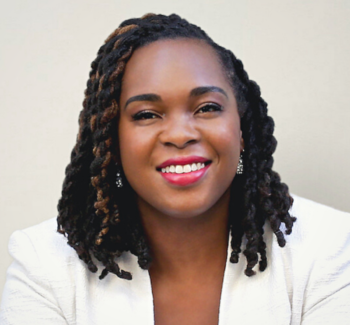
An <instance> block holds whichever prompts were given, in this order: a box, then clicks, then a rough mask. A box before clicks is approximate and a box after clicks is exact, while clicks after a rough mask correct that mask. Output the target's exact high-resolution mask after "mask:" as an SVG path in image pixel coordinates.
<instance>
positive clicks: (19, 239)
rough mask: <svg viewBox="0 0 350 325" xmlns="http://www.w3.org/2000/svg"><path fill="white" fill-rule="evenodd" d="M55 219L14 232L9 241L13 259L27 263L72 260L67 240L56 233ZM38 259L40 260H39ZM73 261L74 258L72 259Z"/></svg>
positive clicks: (71, 252)
mask: <svg viewBox="0 0 350 325" xmlns="http://www.w3.org/2000/svg"><path fill="white" fill-rule="evenodd" d="M56 229H57V223H56V218H51V219H49V220H46V221H44V222H42V223H40V224H38V225H35V226H32V227H29V228H26V229H23V230H17V231H15V232H14V233H13V234H12V235H11V237H10V241H9V252H10V254H11V255H12V256H13V257H14V258H15V259H18V258H20V259H21V260H25V261H28V262H29V259H31V260H37V262H39V259H41V260H44V261H50V263H55V260H56V261H58V260H59V261H60V263H59V264H62V259H63V260H66V261H67V262H68V260H73V257H75V255H76V253H75V251H74V250H73V249H72V248H71V247H70V246H68V245H67V239H66V238H65V237H64V236H63V235H61V234H59V233H58V232H57V231H56ZM39 257H40V258H39ZM74 259H75V258H74Z"/></svg>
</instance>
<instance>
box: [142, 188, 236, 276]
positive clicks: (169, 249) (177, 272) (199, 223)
mask: <svg viewBox="0 0 350 325" xmlns="http://www.w3.org/2000/svg"><path fill="white" fill-rule="evenodd" d="M229 198H230V193H229V191H227V193H225V194H224V195H223V196H222V198H221V199H220V200H219V201H218V202H217V203H216V204H215V206H213V207H212V208H211V209H209V210H208V211H206V212H205V213H202V214H200V215H197V216H192V217H188V218H181V217H173V216H169V215H166V214H164V213H161V212H160V211H159V210H156V209H154V208H153V207H151V206H149V205H148V204H147V203H146V202H144V201H141V200H139V204H138V206H139V210H140V214H141V219H142V223H143V226H144V229H145V233H146V236H147V239H148V242H149V245H150V248H151V254H152V258H153V261H152V265H151V268H150V274H151V276H152V275H154V276H157V277H167V278H173V279H175V278H187V279H190V278H192V275H193V276H196V277H197V278H198V275H203V276H207V275H208V274H211V275H213V276H215V274H216V273H219V274H220V273H222V272H223V270H224V268H225V265H226V258H227V244H228V235H229V228H228V211H229V208H228V207H229Z"/></svg>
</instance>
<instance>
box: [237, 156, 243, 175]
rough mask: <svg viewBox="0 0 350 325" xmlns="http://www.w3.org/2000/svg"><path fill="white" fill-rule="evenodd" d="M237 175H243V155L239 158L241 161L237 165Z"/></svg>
mask: <svg viewBox="0 0 350 325" xmlns="http://www.w3.org/2000/svg"><path fill="white" fill-rule="evenodd" d="M243 151H244V150H243ZM237 174H239V175H242V174H243V157H242V153H241V155H240V156H239V161H238V165H237Z"/></svg>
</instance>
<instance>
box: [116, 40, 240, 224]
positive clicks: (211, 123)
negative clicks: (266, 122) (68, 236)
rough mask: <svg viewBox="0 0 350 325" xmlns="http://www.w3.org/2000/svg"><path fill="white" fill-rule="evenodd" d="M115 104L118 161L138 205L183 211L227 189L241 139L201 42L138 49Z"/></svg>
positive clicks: (233, 110) (230, 102) (211, 201)
mask: <svg viewBox="0 0 350 325" xmlns="http://www.w3.org/2000/svg"><path fill="white" fill-rule="evenodd" d="M119 104H120V121H119V145H120V156H121V163H122V166H123V170H124V173H125V176H126V178H127V180H128V181H129V183H130V185H131V187H132V188H133V189H134V191H135V192H136V194H137V198H138V205H139V208H142V207H145V206H147V208H150V209H153V210H154V211H157V212H160V213H162V214H164V215H167V216H171V217H178V218H189V217H194V216H198V215H200V214H203V213H205V212H206V211H208V210H209V209H211V208H213V207H214V206H215V205H216V204H220V203H219V202H220V199H221V198H223V197H224V196H227V195H229V188H230V185H231V182H232V180H233V178H234V176H235V173H236V168H237V164H238V160H239V155H240V151H241V150H242V149H243V140H242V136H241V130H240V119H239V115H238V110H237V103H236V100H235V97H234V94H233V91H232V88H231V86H230V84H229V82H228V80H227V78H226V76H225V74H224V72H223V69H222V67H221V65H220V63H219V61H218V57H217V55H216V53H215V52H214V50H213V49H212V48H211V47H210V46H209V45H208V44H206V43H205V42H203V41H198V40H193V39H175V40H160V41H156V42H153V43H151V44H149V45H147V46H145V47H142V48H139V49H137V50H136V51H135V52H134V53H133V55H132V57H131V59H130V60H129V62H128V63H127V65H126V68H125V73H124V77H123V82H122V91H121V96H120V103H119Z"/></svg>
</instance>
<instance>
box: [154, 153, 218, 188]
mask: <svg viewBox="0 0 350 325" xmlns="http://www.w3.org/2000/svg"><path fill="white" fill-rule="evenodd" d="M191 160H192V162H190V161H188V160H187V161H186V162H183V163H185V164H183V165H180V164H175V162H172V161H169V162H168V163H169V165H168V166H166V164H168V163H166V164H164V163H163V164H162V165H161V166H159V167H158V168H157V171H158V172H160V175H162V177H163V179H165V180H166V181H167V182H169V183H171V184H173V185H175V186H180V187H183V186H191V185H192V184H195V183H197V182H198V181H199V180H201V179H202V178H203V177H205V175H206V174H207V171H208V169H209V168H210V166H211V163H212V161H211V160H206V159H204V158H201V159H199V160H202V161H201V162H198V160H197V162H196V161H193V159H191ZM170 163H173V164H170Z"/></svg>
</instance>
